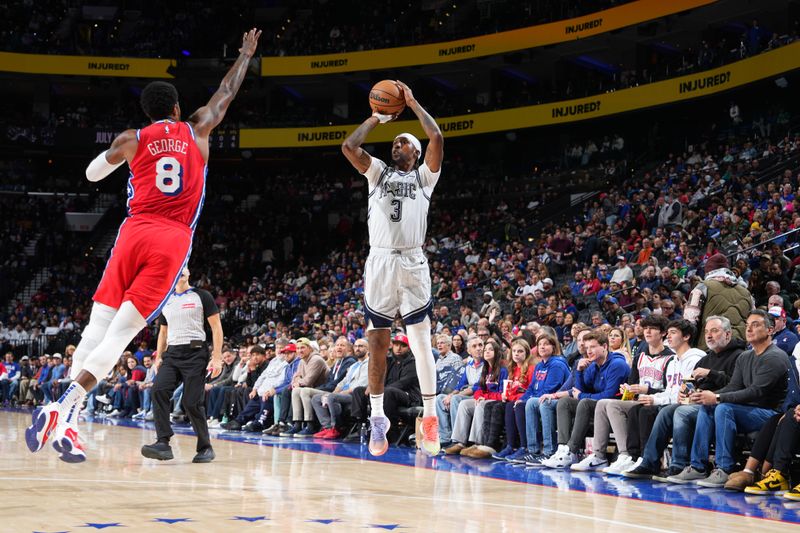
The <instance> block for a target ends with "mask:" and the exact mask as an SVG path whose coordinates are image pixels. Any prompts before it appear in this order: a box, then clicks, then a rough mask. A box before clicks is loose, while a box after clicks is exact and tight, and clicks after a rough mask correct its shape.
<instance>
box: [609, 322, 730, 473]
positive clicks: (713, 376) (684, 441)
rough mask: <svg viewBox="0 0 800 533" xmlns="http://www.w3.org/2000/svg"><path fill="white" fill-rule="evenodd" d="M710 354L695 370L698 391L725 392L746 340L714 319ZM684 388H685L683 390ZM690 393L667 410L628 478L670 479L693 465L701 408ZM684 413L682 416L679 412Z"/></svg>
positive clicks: (708, 331)
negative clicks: (667, 455)
mask: <svg viewBox="0 0 800 533" xmlns="http://www.w3.org/2000/svg"><path fill="white" fill-rule="evenodd" d="M704 335H705V339H706V344H707V345H708V347H709V348H708V353H707V355H706V356H705V357H703V358H701V359H700V360H699V361H698V362H697V364H696V365H695V368H694V370H693V371H692V378H694V383H693V384H692V385H693V386H695V387H696V389H697V390H700V391H702V390H716V389H721V388H722V387H724V386H725V385H727V384H728V382H729V381H730V379H731V376H732V375H733V370H734V367H735V365H736V361H737V359H738V358H739V355H740V354H741V353H742V352H743V350H744V348H745V344H744V341H742V340H741V339H737V338H735V337H733V332H732V328H731V324H730V321H729V320H728V319H727V318H725V317H723V316H710V317H709V318H708V319H707V320H706V325H705V331H704ZM683 389H684V387H682V388H681V390H683ZM686 392H688V390H687V391H684V392H681V393H679V395H678V402H677V403H672V404H669V405H667V406H665V407H663V408H662V409H661V410H660V411H659V413H658V416H657V417H656V420H655V423H654V425H653V429H652V431H651V432H650V436H649V437H648V439H647V443H646V444H645V446H644V451H643V455H642V461H641V463H640V464H639V465H638V466H636V467H635V468H633V469H631V470H626V471H623V475H624V476H625V477H630V478H636V479H651V478H652V479H656V480H658V481H666V480H667V478H670V477H672V476H676V475H679V474H681V473H682V472H683V471H684V470H685V469H686V468H687V467H688V465H689V459H690V457H689V445H690V442H691V439H692V433H693V430H694V425H695V421H696V419H697V412H698V411H699V409H700V407H699V405H694V404H691V403H690V401H689V395H688V394H686ZM679 408H681V409H683V411H682V412H681V413H680V414H678V409H679ZM670 437H672V439H673V447H672V460H671V461H670V467H669V468H668V469H667V472H666V474H665V475H663V476H662V475H661V468H660V462H661V454H662V453H664V450H666V448H667V444H669V440H670Z"/></svg>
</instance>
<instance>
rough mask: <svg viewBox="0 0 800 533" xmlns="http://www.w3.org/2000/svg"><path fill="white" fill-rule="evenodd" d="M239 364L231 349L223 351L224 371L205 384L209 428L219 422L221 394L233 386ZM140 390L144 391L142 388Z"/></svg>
mask: <svg viewBox="0 0 800 533" xmlns="http://www.w3.org/2000/svg"><path fill="white" fill-rule="evenodd" d="M147 357H149V356H144V357H143V358H144V359H146V358H147ZM238 362H239V358H238V357H237V356H236V355H235V354H234V353H233V352H232V351H231V349H230V347H227V348H226V349H223V351H222V369H221V370H220V372H219V374H218V375H217V376H216V377H212V378H211V379H210V380H209V381H208V383H206V384H205V391H206V406H207V413H206V414H207V416H208V422H209V427H211V424H214V423H215V422H216V421H217V418H216V413H218V411H219V408H220V407H221V402H222V399H223V396H222V394H221V393H222V391H223V390H224V389H225V387H230V386H232V385H233V369H234V368H235V366H236V364H237V363H238ZM145 367H146V368H148V373H149V366H148V365H145ZM146 381H147V379H146V378H145V382H146ZM140 390H142V389H141V387H140Z"/></svg>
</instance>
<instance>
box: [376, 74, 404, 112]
mask: <svg viewBox="0 0 800 533" xmlns="http://www.w3.org/2000/svg"><path fill="white" fill-rule="evenodd" d="M369 106H370V107H371V108H372V110H373V111H374V112H376V113H380V114H382V115H395V114H400V113H402V112H403V109H405V108H406V100H405V98H403V93H402V92H400V87H398V86H397V84H396V83H395V82H393V81H392V80H383V81H379V82H378V83H376V84H375V85H374V86H373V87H372V90H371V91H370V92H369Z"/></svg>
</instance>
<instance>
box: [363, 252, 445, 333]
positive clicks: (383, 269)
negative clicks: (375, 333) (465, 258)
mask: <svg viewBox="0 0 800 533" xmlns="http://www.w3.org/2000/svg"><path fill="white" fill-rule="evenodd" d="M364 304H365V307H366V312H365V316H366V318H367V325H368V326H369V324H370V322H371V323H372V324H371V326H370V327H371V329H387V328H390V327H391V326H392V321H393V320H394V319H395V317H396V316H397V314H398V313H399V314H400V316H401V317H402V318H403V322H405V324H406V325H408V324H418V323H420V322H422V321H423V320H425V317H426V316H430V314H431V312H432V310H433V299H432V298H431V273H430V269H429V268H428V259H427V258H426V257H425V254H424V253H423V252H422V248H411V249H408V250H394V249H391V248H372V249H370V252H369V257H367V263H366V267H365V271H364Z"/></svg>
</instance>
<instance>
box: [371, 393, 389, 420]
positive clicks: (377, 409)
mask: <svg viewBox="0 0 800 533" xmlns="http://www.w3.org/2000/svg"><path fill="white" fill-rule="evenodd" d="M369 405H370V407H371V408H372V413H371V414H370V416H386V415H385V414H384V412H383V394H370V395H369Z"/></svg>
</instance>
